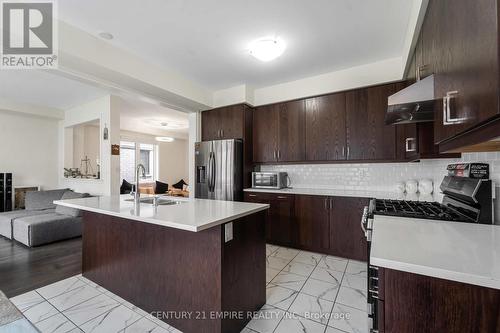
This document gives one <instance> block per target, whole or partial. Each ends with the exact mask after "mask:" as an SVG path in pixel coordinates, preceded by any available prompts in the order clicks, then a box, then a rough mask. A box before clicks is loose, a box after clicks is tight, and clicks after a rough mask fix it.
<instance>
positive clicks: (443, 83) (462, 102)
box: [407, 0, 500, 152]
mask: <svg viewBox="0 0 500 333" xmlns="http://www.w3.org/2000/svg"><path fill="white" fill-rule="evenodd" d="M498 9H499V4H498V0H479V1H476V0H431V1H429V5H428V8H427V12H426V15H425V18H424V21H423V25H422V28H421V30H420V34H419V37H418V41H417V43H416V48H415V53H414V55H413V58H412V61H411V63H410V66H409V70H408V73H407V78H408V79H410V80H415V79H416V76H417V75H416V74H415V73H417V72H418V74H419V75H420V76H421V77H425V76H428V75H430V74H435V76H434V93H435V97H436V99H437V103H436V117H435V121H434V128H433V131H434V138H433V140H434V142H435V143H438V144H439V150H440V151H441V152H450V151H454V152H460V151H462V152H463V151H488V150H491V148H490V146H489V145H484V142H486V141H488V140H491V139H493V138H495V137H497V136H498V132H499V131H500V117H499V116H500V114H499V113H500V108H499V106H500V105H499V93H500V89H499V83H500V82H499V59H500V58H499V52H498V38H499V15H498ZM495 149H497V148H495Z"/></svg>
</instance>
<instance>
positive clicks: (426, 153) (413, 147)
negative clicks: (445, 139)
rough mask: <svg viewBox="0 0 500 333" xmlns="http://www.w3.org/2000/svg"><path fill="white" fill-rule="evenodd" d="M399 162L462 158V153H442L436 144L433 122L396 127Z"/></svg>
mask: <svg viewBox="0 0 500 333" xmlns="http://www.w3.org/2000/svg"><path fill="white" fill-rule="evenodd" d="M395 126H396V133H397V142H396V151H397V153H396V154H397V160H398V161H417V160H423V159H435V158H460V157H461V154H460V153H440V152H439V145H436V144H435V143H434V124H433V123H432V122H426V123H413V124H403V125H395Z"/></svg>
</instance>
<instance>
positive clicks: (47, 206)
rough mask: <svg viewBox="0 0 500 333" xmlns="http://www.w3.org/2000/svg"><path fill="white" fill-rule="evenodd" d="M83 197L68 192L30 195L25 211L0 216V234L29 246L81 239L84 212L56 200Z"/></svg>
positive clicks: (53, 191)
mask: <svg viewBox="0 0 500 333" xmlns="http://www.w3.org/2000/svg"><path fill="white" fill-rule="evenodd" d="M84 197H88V194H86V193H76V192H73V191H71V190H68V189H63V190H51V191H38V192H28V193H26V199H25V205H26V209H25V210H18V211H13V212H6V213H0V235H2V236H4V237H6V238H8V239H14V240H17V241H18V242H20V243H23V244H24V245H26V246H30V247H32V246H38V245H42V244H47V243H52V242H55V241H58V240H63V239H68V238H73V237H77V236H81V234H82V218H81V212H80V211H79V210H78V209H73V208H67V207H62V206H57V207H56V205H54V201H55V200H65V199H76V198H84Z"/></svg>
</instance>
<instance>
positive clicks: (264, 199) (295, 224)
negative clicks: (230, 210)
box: [245, 192, 368, 261]
mask: <svg viewBox="0 0 500 333" xmlns="http://www.w3.org/2000/svg"><path fill="white" fill-rule="evenodd" d="M245 201H247V202H257V203H266V204H269V205H270V209H269V211H268V221H267V225H266V239H267V242H269V243H272V244H277V245H282V246H289V247H294V248H298V249H302V250H308V251H314V252H320V253H325V254H329V255H334V256H339V257H344V258H348V259H354V260H362V261H366V259H367V258H366V256H367V244H366V239H365V237H364V234H363V232H362V231H361V227H360V221H361V216H362V213H363V208H364V206H366V205H368V199H366V198H353V197H330V196H317V195H289V194H287V195H281V194H276V193H263V192H245Z"/></svg>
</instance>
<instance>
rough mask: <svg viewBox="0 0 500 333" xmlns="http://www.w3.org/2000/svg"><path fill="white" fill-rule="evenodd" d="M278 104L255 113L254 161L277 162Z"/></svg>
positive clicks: (263, 107)
mask: <svg viewBox="0 0 500 333" xmlns="http://www.w3.org/2000/svg"><path fill="white" fill-rule="evenodd" d="M278 110H279V109H278V108H277V106H276V104H271V105H265V106H259V107H257V108H256V109H255V110H254V112H253V161H254V162H264V163H265V162H276V161H277V158H278V157H277V150H278V135H279V133H278V126H279V116H278Z"/></svg>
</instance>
